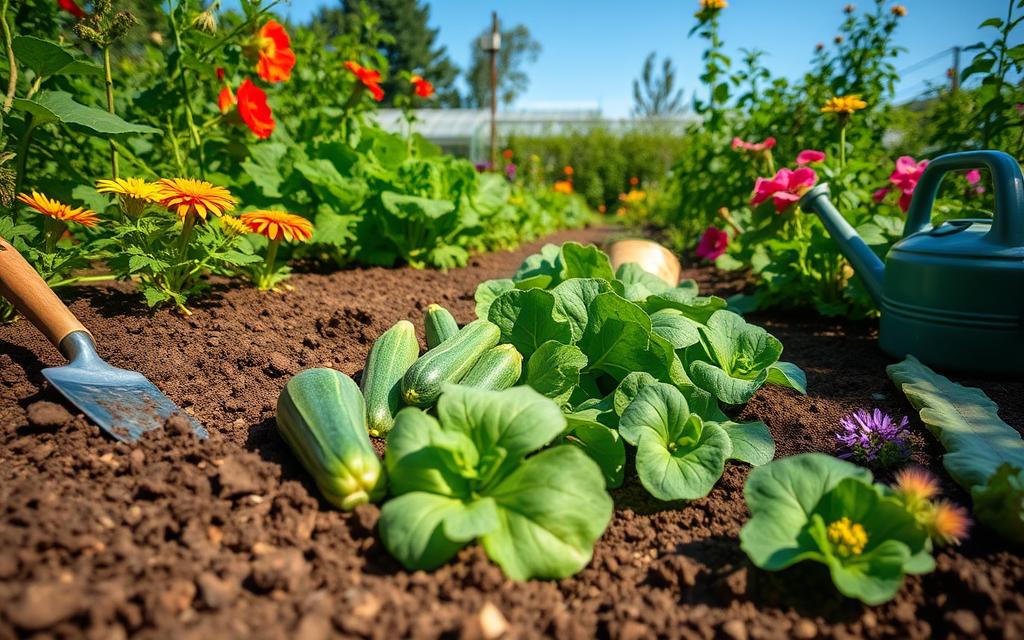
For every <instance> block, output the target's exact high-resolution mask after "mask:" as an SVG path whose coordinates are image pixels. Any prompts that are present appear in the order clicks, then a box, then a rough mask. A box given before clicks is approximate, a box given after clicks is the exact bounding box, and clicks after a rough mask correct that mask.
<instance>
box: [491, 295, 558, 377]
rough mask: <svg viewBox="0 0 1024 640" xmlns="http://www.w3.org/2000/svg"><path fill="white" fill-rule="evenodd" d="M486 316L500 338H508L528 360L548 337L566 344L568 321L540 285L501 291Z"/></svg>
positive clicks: (505, 340) (504, 339) (503, 339)
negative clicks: (495, 327) (498, 330)
mask: <svg viewBox="0 0 1024 640" xmlns="http://www.w3.org/2000/svg"><path fill="white" fill-rule="evenodd" d="M487 319H488V320H490V321H491V322H492V323H494V324H496V325H497V326H498V328H499V329H501V341H502V342H508V343H511V344H512V345H514V346H515V348H516V349H517V350H518V351H519V353H521V354H522V355H523V358H524V359H525V360H527V361H529V359H530V358H531V356H533V352H534V351H536V350H537V349H538V348H539V347H540V346H541V345H542V344H544V343H545V342H548V341H550V340H554V341H555V342H560V343H562V344H569V343H570V342H571V341H572V331H571V329H570V328H569V321H568V320H566V319H565V318H564V317H563V316H562V314H561V313H559V312H558V311H556V309H555V296H554V295H553V294H552V293H551V292H550V291H545V290H543V289H526V290H523V289H512V290H511V291H506V292H505V293H503V294H501V295H500V296H499V297H498V299H497V300H495V301H494V302H493V303H491V306H490V308H489V309H488V310H487Z"/></svg>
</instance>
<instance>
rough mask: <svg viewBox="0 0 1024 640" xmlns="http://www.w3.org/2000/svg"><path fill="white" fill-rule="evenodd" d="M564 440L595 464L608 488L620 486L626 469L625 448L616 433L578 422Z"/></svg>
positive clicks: (607, 428) (599, 425)
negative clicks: (580, 450)
mask: <svg viewBox="0 0 1024 640" xmlns="http://www.w3.org/2000/svg"><path fill="white" fill-rule="evenodd" d="M565 440H566V442H568V443H569V444H571V445H573V446H576V447H579V448H580V449H582V450H583V452H584V453H586V454H587V456H589V457H590V459H591V460H593V461H594V462H596V463H597V466H599V467H600V468H601V473H602V474H603V475H604V481H605V484H606V485H607V486H608V488H610V489H614V488H615V487H619V486H622V480H623V477H624V475H625V468H626V447H625V446H624V445H623V440H622V438H621V437H620V436H619V432H618V431H616V430H615V429H611V428H609V427H606V426H605V425H603V424H599V423H596V422H590V421H586V422H583V421H580V422H577V423H576V425H575V427H574V428H573V430H572V432H571V433H569V434H568V435H567V436H566V437H565Z"/></svg>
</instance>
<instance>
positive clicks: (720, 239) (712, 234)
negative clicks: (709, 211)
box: [697, 227, 729, 260]
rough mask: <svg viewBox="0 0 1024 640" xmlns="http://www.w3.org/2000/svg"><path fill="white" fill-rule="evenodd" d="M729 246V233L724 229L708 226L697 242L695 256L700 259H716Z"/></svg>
mask: <svg viewBox="0 0 1024 640" xmlns="http://www.w3.org/2000/svg"><path fill="white" fill-rule="evenodd" d="M728 246H729V234H728V233H726V232H725V231H721V230H719V229H716V228H715V227H708V228H707V231H705V232H704V235H702V236H701V237H700V242H698V243H697V257H698V258H700V259H702V260H716V259H717V258H718V256H720V255H722V254H723V253H725V250H726V248H727V247H728Z"/></svg>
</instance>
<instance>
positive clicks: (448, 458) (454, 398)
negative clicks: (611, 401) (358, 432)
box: [380, 385, 613, 580]
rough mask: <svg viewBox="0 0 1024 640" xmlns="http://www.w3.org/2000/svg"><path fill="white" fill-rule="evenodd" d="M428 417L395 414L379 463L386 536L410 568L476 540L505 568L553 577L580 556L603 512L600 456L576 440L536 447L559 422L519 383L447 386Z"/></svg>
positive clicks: (607, 507) (578, 565)
mask: <svg viewBox="0 0 1024 640" xmlns="http://www.w3.org/2000/svg"><path fill="white" fill-rule="evenodd" d="M437 415H438V417H437V418H436V419H435V418H434V417H432V416H430V415H428V414H426V413H424V412H423V411H421V410H419V409H415V408H405V409H403V410H402V411H400V412H399V413H398V416H397V418H396V419H395V427H394V429H392V431H391V432H390V433H389V434H388V448H387V453H386V454H385V459H384V462H385V465H386V467H387V470H388V475H389V480H390V486H391V490H392V493H393V495H394V497H393V498H392V499H391V500H389V501H388V502H387V503H386V504H385V505H384V507H383V508H382V510H381V519H380V535H381V540H382V541H383V543H384V546H385V547H386V548H387V549H388V551H389V552H391V554H392V555H394V556H395V557H396V558H397V559H398V560H399V561H400V562H401V563H402V564H403V565H404V566H405V567H407V568H409V569H433V568H436V567H438V566H440V565H442V564H444V563H445V562H447V561H448V560H449V559H451V558H452V556H454V555H455V553H456V552H458V551H459V549H461V548H462V547H464V546H466V545H467V544H469V543H471V542H473V541H474V540H479V541H480V543H481V544H482V545H483V547H484V550H485V551H486V552H487V555H488V556H489V557H490V558H491V559H492V560H493V561H494V562H496V563H497V564H498V565H500V566H501V568H502V570H503V571H504V572H505V574H506V575H507V576H509V577H510V578H513V579H516V580H525V579H528V578H563V577H566V576H570V575H572V574H574V573H576V572H578V571H580V570H581V569H582V568H583V567H584V566H586V564H587V563H588V562H590V558H591V554H592V553H593V546H594V543H595V541H596V540H597V539H598V538H599V537H600V536H601V534H602V532H604V529H605V527H606V526H607V525H608V522H609V520H610V519H611V515H612V506H613V505H612V500H611V498H610V497H609V496H608V494H607V493H606V492H605V489H604V486H605V481H604V478H603V477H602V474H601V471H600V470H599V469H598V466H597V465H596V464H595V463H594V462H593V461H592V460H590V459H589V458H588V457H587V456H586V455H584V453H583V452H581V451H580V450H579V449H578V448H576V447H572V446H566V445H556V446H553V447H550V448H547V449H544V450H543V451H541V452H540V453H536V452H537V451H538V450H540V449H542V448H543V447H545V446H546V445H548V444H549V443H551V442H552V441H553V440H554V439H555V438H556V437H558V436H559V435H560V434H561V433H562V432H563V431H565V427H566V419H565V417H564V416H563V415H562V412H561V411H560V410H559V408H558V405H556V404H555V403H554V402H553V401H551V400H550V399H548V398H545V397H544V396H542V395H540V394H539V393H537V392H536V391H534V390H532V389H529V388H527V387H515V388H512V389H508V390H506V391H500V392H495V391H483V390H479V389H472V388H467V387H459V386H456V385H448V386H446V387H445V390H444V393H443V394H442V395H441V399H440V400H439V401H438V405H437Z"/></svg>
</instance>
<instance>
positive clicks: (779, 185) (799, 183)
mask: <svg viewBox="0 0 1024 640" xmlns="http://www.w3.org/2000/svg"><path fill="white" fill-rule="evenodd" d="M817 181H818V174H817V173H815V171H814V169H811V168H810V167H800V168H799V169H797V170H795V171H791V170H789V169H779V170H778V172H776V174H775V177H773V178H758V179H757V182H756V183H755V184H754V197H753V199H751V201H750V204H751V206H755V207H756V206H757V205H759V204H761V203H762V202H764V201H765V200H767V199H768V198H771V199H772V202H773V203H774V204H775V212H776V213H782V212H783V211H785V210H786V209H787V208H788V207H789V206H791V205H792V204H793V203H795V202H796V201H797V200H799V199H800V196H802V195H804V193H806V192H807V190H808V189H810V188H811V187H813V186H814V183H815V182H817Z"/></svg>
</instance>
